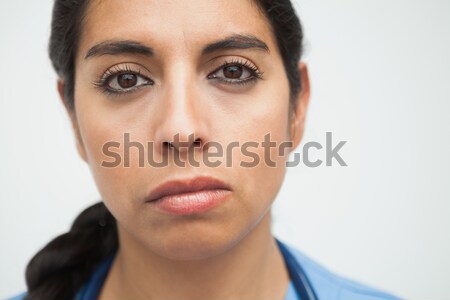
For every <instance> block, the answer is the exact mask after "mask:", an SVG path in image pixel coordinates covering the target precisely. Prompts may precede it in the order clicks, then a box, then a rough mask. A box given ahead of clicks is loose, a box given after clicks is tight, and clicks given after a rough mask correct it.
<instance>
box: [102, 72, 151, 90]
mask: <svg viewBox="0 0 450 300" xmlns="http://www.w3.org/2000/svg"><path fill="white" fill-rule="evenodd" d="M146 84H148V80H147V79H145V78H143V77H142V76H140V75H138V74H134V73H123V74H118V75H113V76H111V77H110V78H109V79H108V81H107V85H108V87H109V88H111V89H113V90H122V91H123V90H128V89H131V88H134V87H136V86H141V85H146Z"/></svg>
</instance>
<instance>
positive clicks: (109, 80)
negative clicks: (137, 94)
mask: <svg viewBox="0 0 450 300" xmlns="http://www.w3.org/2000/svg"><path fill="white" fill-rule="evenodd" d="M93 84H94V85H95V86H96V87H99V88H101V90H102V91H103V92H104V93H106V94H108V95H111V94H114V95H118V94H125V93H131V92H133V91H135V90H138V89H140V88H142V87H144V86H147V85H153V84H154V82H153V81H152V80H150V79H148V78H147V77H145V76H143V75H141V71H140V69H138V70H136V71H133V70H132V68H131V67H130V66H128V65H126V66H115V67H113V68H111V69H109V70H107V71H106V72H105V74H104V75H102V77H101V78H99V79H98V80H97V81H95V82H93Z"/></svg>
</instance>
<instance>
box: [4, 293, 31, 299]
mask: <svg viewBox="0 0 450 300" xmlns="http://www.w3.org/2000/svg"><path fill="white" fill-rule="evenodd" d="M26 295H27V293H26V292H22V293H20V294H18V295H16V296H14V297H12V298H8V299H6V300H23V299H24V298H25V296H26Z"/></svg>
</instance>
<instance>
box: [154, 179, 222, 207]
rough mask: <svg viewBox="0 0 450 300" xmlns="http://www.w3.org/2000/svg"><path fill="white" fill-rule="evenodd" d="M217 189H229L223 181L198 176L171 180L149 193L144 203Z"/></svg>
mask: <svg viewBox="0 0 450 300" xmlns="http://www.w3.org/2000/svg"><path fill="white" fill-rule="evenodd" d="M217 189H222V190H230V187H229V186H228V185H227V184H226V183H224V182H223V181H221V180H219V179H216V178H213V177H209V176H200V177H194V178H190V179H184V180H171V181H167V182H164V183H162V184H161V185H159V186H157V187H156V188H155V189H153V190H152V191H150V193H149V194H148V196H147V198H146V202H150V201H155V200H158V199H160V198H162V197H165V196H170V195H177V194H184V193H193V192H198V191H203V190H217Z"/></svg>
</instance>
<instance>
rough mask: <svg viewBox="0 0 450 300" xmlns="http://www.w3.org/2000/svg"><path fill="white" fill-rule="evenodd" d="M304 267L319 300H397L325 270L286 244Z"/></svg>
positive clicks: (385, 293) (375, 289)
mask: <svg viewBox="0 0 450 300" xmlns="http://www.w3.org/2000/svg"><path fill="white" fill-rule="evenodd" d="M284 244H285V245H286V247H287V248H288V249H289V250H290V251H291V253H292V254H293V255H294V257H295V258H296V259H297V261H298V262H299V263H300V265H301V266H302V268H303V270H304V272H305V273H306V276H307V277H308V279H309V281H310V283H311V285H312V287H313V288H314V290H315V292H316V294H317V297H318V298H319V299H337V300H352V299H355V300H381V299H383V300H394V299H395V300H397V299H401V298H398V297H396V296H394V295H392V294H390V293H387V292H384V291H382V290H379V289H377V288H374V287H370V286H368V285H365V284H362V283H359V282H356V281H353V280H351V279H348V278H345V277H343V276H340V275H338V274H334V273H332V272H331V271H329V270H327V269H326V268H324V267H323V266H322V265H320V264H318V263H317V262H315V261H314V260H312V259H311V258H309V257H307V256H306V255H305V254H303V253H302V252H301V251H299V250H298V249H296V248H294V247H293V246H291V245H289V244H286V243H284Z"/></svg>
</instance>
